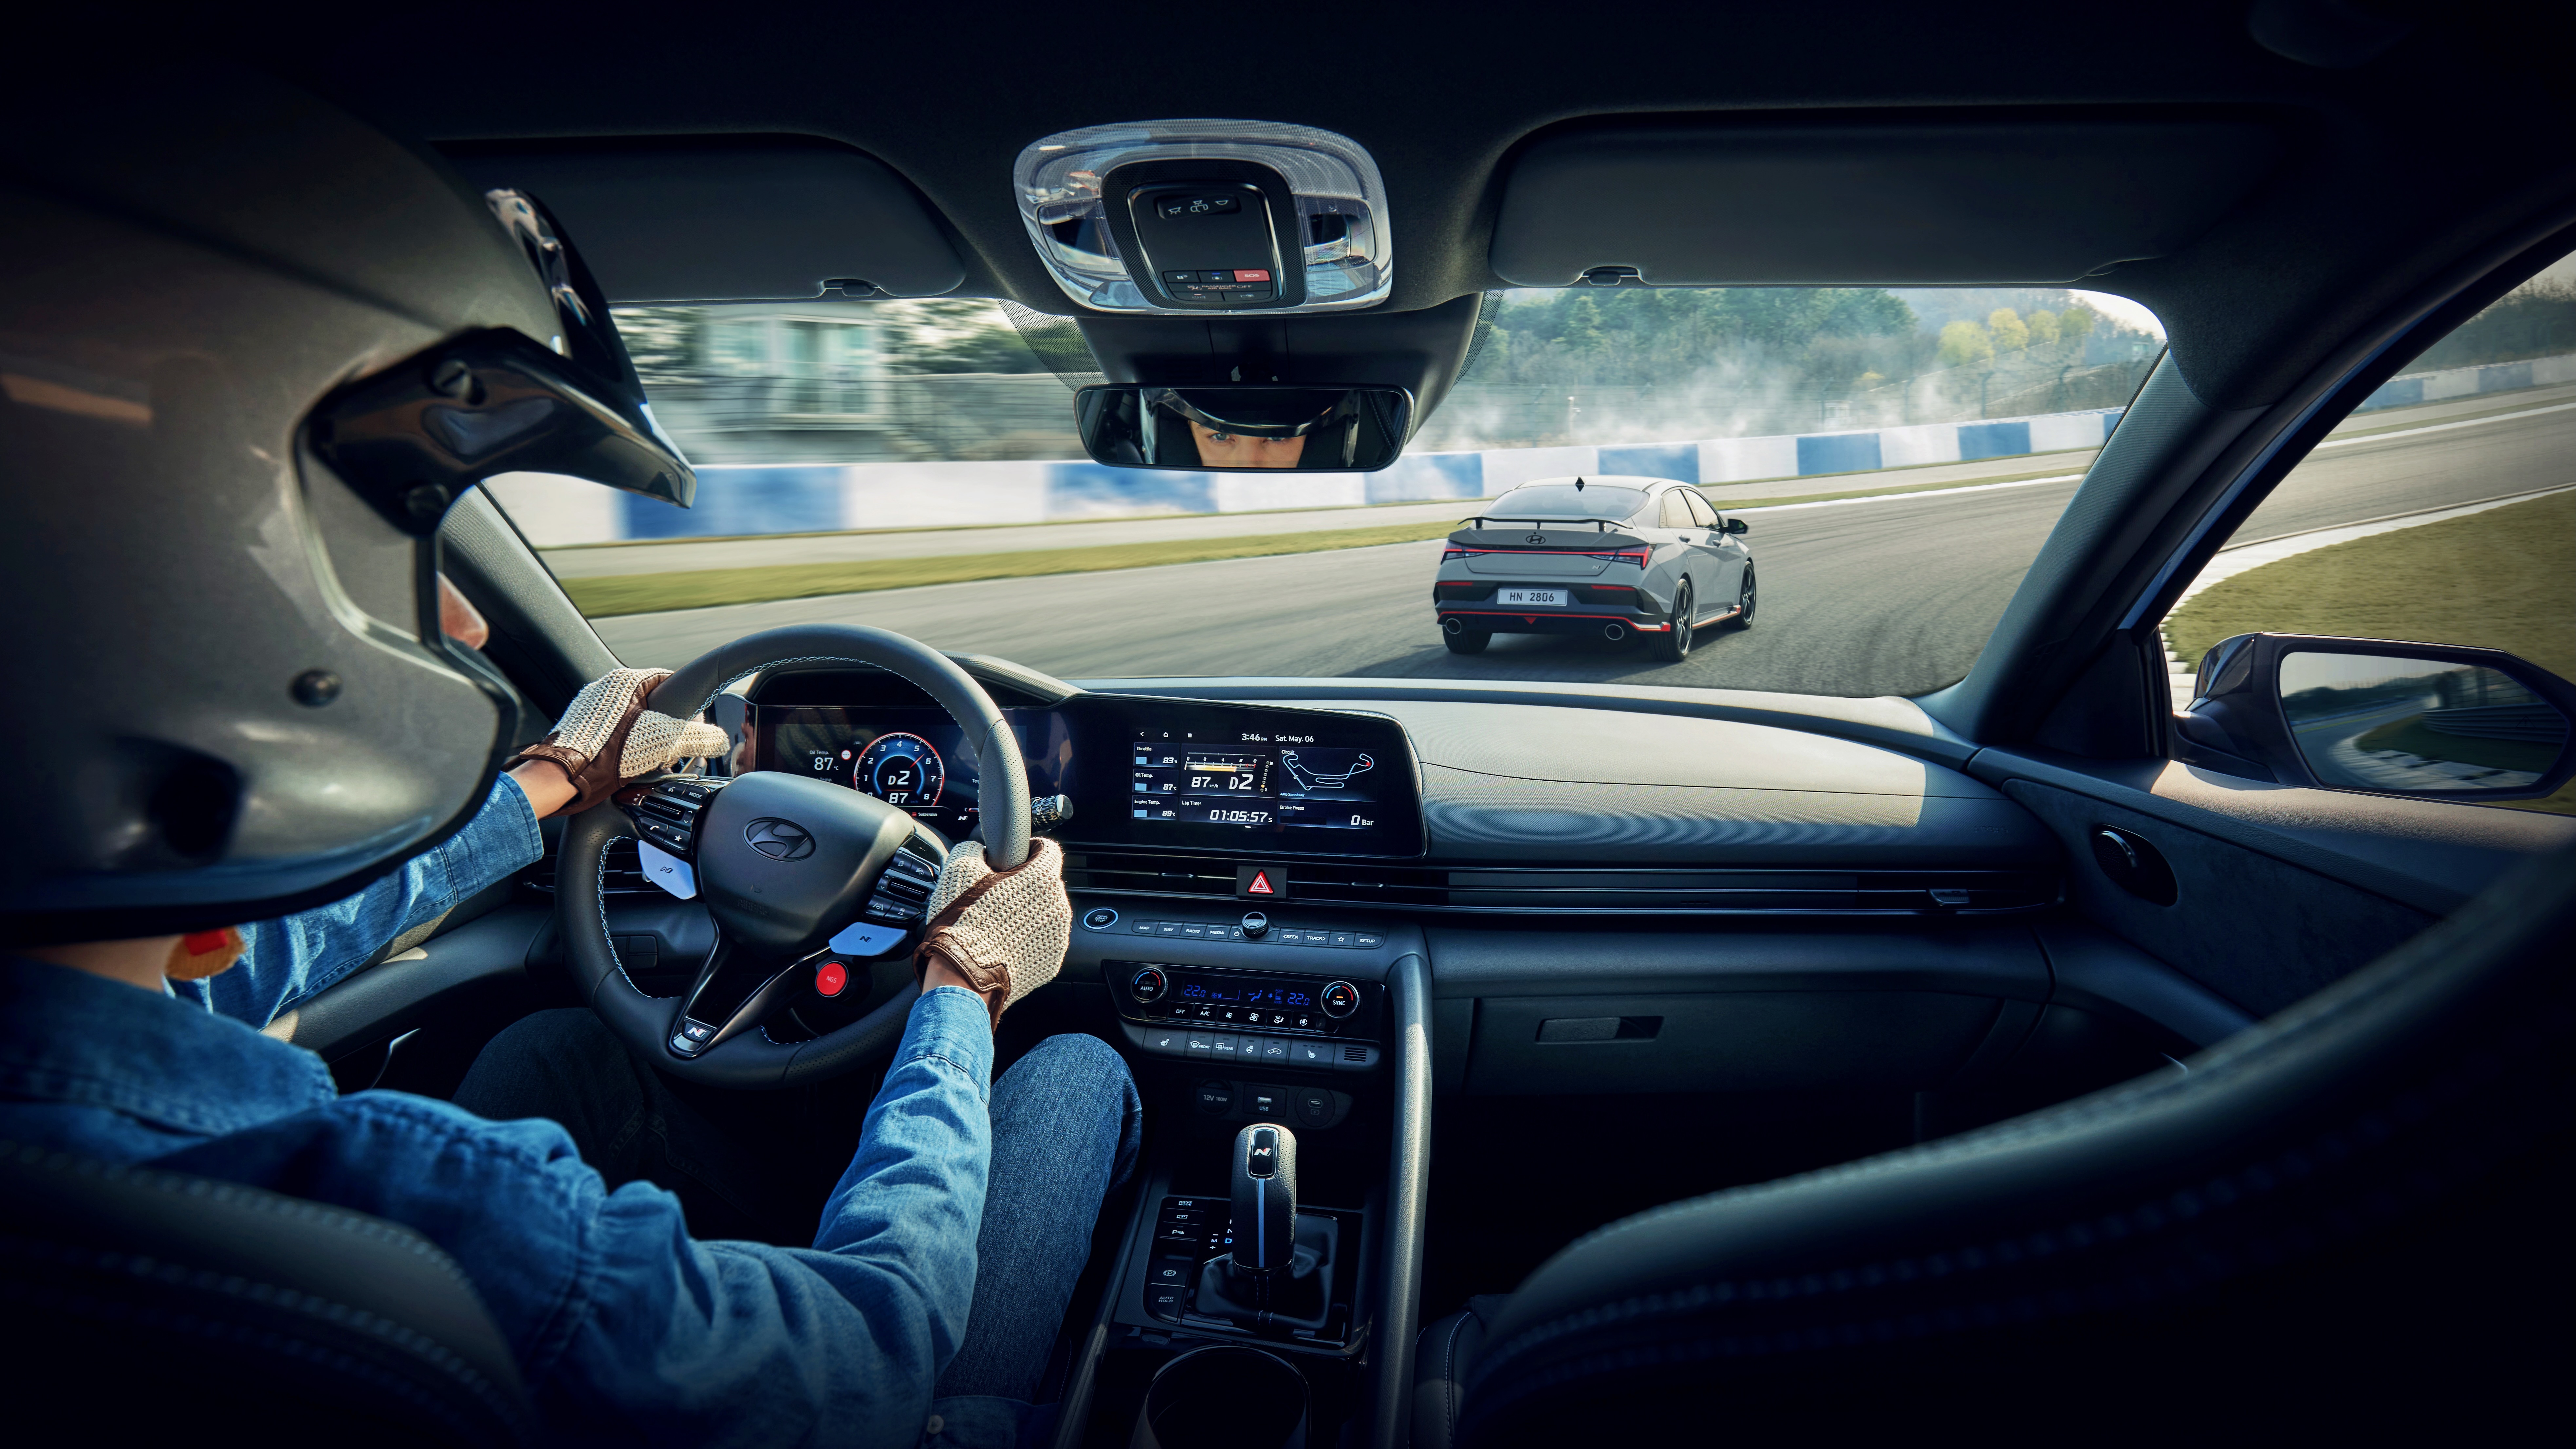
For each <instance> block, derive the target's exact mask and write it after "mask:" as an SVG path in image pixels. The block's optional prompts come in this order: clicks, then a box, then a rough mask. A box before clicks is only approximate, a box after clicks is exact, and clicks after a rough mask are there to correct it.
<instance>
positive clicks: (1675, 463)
mask: <svg viewBox="0 0 2576 1449" xmlns="http://www.w3.org/2000/svg"><path fill="white" fill-rule="evenodd" d="M2119 418H2120V410H2119V409H2116V408H2112V409H2106V410H2101V411H2095V412H2078V413H2052V414H2047V415H2043V416H2039V417H2029V418H1998V419H1994V420H1991V421H1986V422H1973V423H1930V424H1923V425H1919V426H1915V427H1904V428H1878V429H1871V430H1867V431H1857V432H1841V433H1805V434H1796V435H1789V436H1781V437H1764V438H1710V439H1705V440H1702V441H1698V442H1682V443H1637V444H1627V445H1605V446H1598V447H1594V446H1586V447H1561V448H1495V449H1487V450H1483V451H1476V452H1451V453H1413V454H1408V455H1407V456H1405V457H1403V458H1400V459H1398V460H1396V463H1395V465H1394V466H1393V467H1390V468H1387V469H1385V470H1384V471H1382V472H1377V473H1182V472H1172V473H1162V472H1150V471H1146V470H1143V469H1136V468H1113V467H1109V466H1107V465H1106V464H1101V463H1090V462H1006V463H841V464H832V463H819V464H798V463H782V464H765V465H759V466H748V467H727V466H722V465H718V466H710V467H702V468H700V469H699V470H698V501H697V505H696V506H695V507H694V508H690V509H687V510H682V509H677V508H673V507H671V506H670V505H668V504H665V503H660V502H656V501H654V500H652V499H648V498H641V497H637V496H634V495H631V494H616V493H609V492H606V491H603V490H601V489H598V488H594V487H590V486H588V485H585V484H577V483H573V482H571V481H569V480H566V479H560V478H547V477H543V476H540V475H534V474H519V475H514V476H512V477H509V478H503V479H495V480H494V482H493V490H494V492H495V493H496V494H497V495H498V496H499V497H500V499H501V502H502V503H503V505H504V506H506V507H507V508H508V509H509V510H510V515H511V517H512V518H513V519H514V520H515V521H516V522H517V523H518V525H519V527H520V528H521V529H522V530H523V531H524V532H526V534H527V535H528V538H529V541H530V542H532V543H534V544H536V545H537V546H538V547H540V548H556V547H562V546H564V545H567V544H579V543H607V542H615V541H619V540H624V539H653V538H721V537H729V536H741V535H747V534H773V533H824V532H833V531H837V530H842V529H860V528H940V527H962V526H967V525H973V524H995V523H1021V524H1027V523H1060V522H1066V521H1071V520H1079V519H1085V518H1115V517H1132V516H1135V515H1137V514H1156V513H1169V514H1208V513H1250V512H1256V511H1261V510H1266V509H1278V508H1355V507H1361V506H1365V505H1367V504H1372V503H1408V502H1432V501H1437V500H1440V499H1445V498H1458V499H1469V498H1491V497H1494V496H1495V495H1497V494H1500V493H1502V492H1505V491H1506V490H1508V489H1510V488H1512V487H1514V486H1516V485H1518V484H1521V483H1525V482H1528V481H1529V480H1531V479H1533V478H1561V477H1565V476H1567V475H1569V474H1593V475H1604V474H1637V475H1644V476H1649V477H1657V478H1675V479H1679V480H1680V481H1682V482H1685V483H1706V484H1719V483H1740V482H1751V481H1755V480H1759V479H1770V478H1799V477H1812V476H1815V475H1818V474H1827V473H1867V472H1875V471H1878V470H1880V469H1884V468H1903V467H1909V466H1913V465H1916V464H1923V463H1962V462H1974V461H1976V460H1978V459H1981V458H2005V457H2014V456H2018V455H2021V454H2025V453H2054V452H2062V451H2067V450H2071V449H2082V448H2097V447H2100V446H2101V444H2102V440H2103V439H2104V438H2106V437H2108V436H2109V435H2110V431H2111V428H2112V426H2113V425H2114V424H2116V423H2117V422H2118V421H2119Z"/></svg>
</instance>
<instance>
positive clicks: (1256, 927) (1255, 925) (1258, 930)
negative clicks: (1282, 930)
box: [1243, 911, 1270, 941]
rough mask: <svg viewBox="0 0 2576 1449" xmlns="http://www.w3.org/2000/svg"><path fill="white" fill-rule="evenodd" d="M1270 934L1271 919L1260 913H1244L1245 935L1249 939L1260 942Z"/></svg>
mask: <svg viewBox="0 0 2576 1449" xmlns="http://www.w3.org/2000/svg"><path fill="white" fill-rule="evenodd" d="M1269 933H1270V917H1269V916H1268V915H1266V914H1264V913H1262V912H1260V911H1246V912H1244V913H1243V934H1244V936H1245V937H1246V938H1247V939H1250V940H1254V941H1258V940H1260V939H1261V938H1262V937H1263V936H1266V935H1268V934H1269Z"/></svg>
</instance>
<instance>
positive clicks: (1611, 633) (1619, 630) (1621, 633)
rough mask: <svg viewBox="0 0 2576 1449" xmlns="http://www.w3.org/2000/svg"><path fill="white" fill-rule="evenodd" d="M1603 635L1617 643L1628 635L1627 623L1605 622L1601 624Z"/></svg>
mask: <svg viewBox="0 0 2576 1449" xmlns="http://www.w3.org/2000/svg"><path fill="white" fill-rule="evenodd" d="M1601 637H1602V638H1604V639H1607V640H1609V641H1610V642H1611V643H1613V644H1616V643H1618V642H1619V641H1620V640H1622V639H1625V638H1627V637H1628V626H1627V625H1625V624H1604V625H1602V626H1601Z"/></svg>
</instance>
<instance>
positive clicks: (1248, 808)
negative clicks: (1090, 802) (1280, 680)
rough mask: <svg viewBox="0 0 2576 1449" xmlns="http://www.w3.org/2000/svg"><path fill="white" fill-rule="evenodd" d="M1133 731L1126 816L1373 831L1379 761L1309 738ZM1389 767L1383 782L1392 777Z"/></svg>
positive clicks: (1280, 733) (1237, 732) (1229, 732)
mask: <svg viewBox="0 0 2576 1449" xmlns="http://www.w3.org/2000/svg"><path fill="white" fill-rule="evenodd" d="M1213 734H1214V737H1213V738H1203V737H1201V733H1200V732H1199V731H1195V730H1157V729H1143V730H1138V731H1136V746H1135V749H1134V750H1133V751H1132V753H1133V755H1134V760H1133V763H1132V774H1131V775H1130V777H1129V778H1130V786H1129V798H1128V802H1127V806H1128V809H1127V813H1128V814H1129V815H1130V816H1131V817H1132V818H1134V819H1137V820H1177V821H1185V822H1187V823H1189V824H1192V825H1249V826H1263V825H1276V826H1279V827H1281V828H1283V829H1289V830H1363V831H1365V830H1374V829H1376V828H1377V827H1378V826H1379V825H1380V824H1381V823H1382V822H1381V821H1380V819H1379V816H1380V815H1381V814H1382V813H1383V812H1381V811H1380V810H1379V809H1378V808H1377V787H1378V785H1379V784H1380V783H1382V781H1381V778H1380V777H1379V775H1378V761H1377V756H1375V755H1373V754H1371V753H1370V752H1369V751H1367V750H1365V749H1361V748H1356V747H1353V746H1349V745H1342V746H1334V745H1326V744H1321V743H1318V742H1317V737H1316V736H1315V735H1314V734H1312V733H1307V732H1302V731H1291V730H1281V731H1278V732H1276V733H1272V732H1270V731H1266V730H1223V731H1215V732H1213ZM1394 778H1395V771H1394V770H1392V769H1390V770H1389V771H1387V773H1386V776H1385V777H1384V780H1385V781H1392V780H1393V779H1394Z"/></svg>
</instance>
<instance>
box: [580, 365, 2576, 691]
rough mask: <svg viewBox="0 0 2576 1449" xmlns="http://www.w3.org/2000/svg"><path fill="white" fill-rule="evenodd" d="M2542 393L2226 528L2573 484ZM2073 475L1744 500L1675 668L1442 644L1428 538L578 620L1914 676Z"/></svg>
mask: <svg viewBox="0 0 2576 1449" xmlns="http://www.w3.org/2000/svg"><path fill="white" fill-rule="evenodd" d="M2564 392H2565V390H2564V389H2555V388H2553V389H2549V390H2547V392H2546V393H2545V394H2537V393H2536V394H2531V395H2525V398H2527V400H2528V405H2529V406H2530V407H2532V408H2544V407H2546V408H2549V409H2550V410H2548V411H2535V412H2527V413H2523V414H2521V415H2506V416H2496V417H2491V418H2480V419H2471V420H2467V421H2461V422H2448V423H2446V422H2440V421H2438V418H2439V417H2440V416H2443V415H2434V416H2433V417H2430V418H2428V417H2425V416H2424V415H2421V414H2418V415H2416V416H2417V418H2418V419H2419V420H2421V421H2422V422H2423V423H2424V424H2425V426H2424V428H2423V430H2406V431H2396V432H2390V433H2386V434H2382V435H2378V436H2360V437H2348V438H2338V439H2334V440H2331V441H2330V443H2329V444H2328V445H2327V446H2325V447H2323V448H2321V449H2320V450H2319V451H2318V452H2317V453H2315V454H2314V455H2312V456H2311V457H2310V458H2309V459H2308V460H2307V461H2306V462H2304V463H2302V464H2301V465H2300V466H2299V468H2298V469H2297V470H2296V471H2295V472H2293V473H2292V474H2291V475H2290V477H2288V478H2287V479H2285V480H2284V481H2283V482H2282V484H2281V486H2280V487H2278V488H2277V489H2275V490H2274V492H2273V494H2272V496H2271V497H2270V498H2269V499H2267V500H2265V502H2264V503H2263V505H2262V506H2261V507H2260V508H2259V509H2257V510H2256V511H2255V513H2254V515H2253V517H2252V518H2251V519H2249V520H2248V522H2247V523H2246V525H2245V526H2244V527H2243V528H2242V529H2240V530H2239V532H2238V535H2237V537H2238V538H2239V539H2240V540H2247V541H2251V540H2256V539H2262V538H2269V537H2274V536H2278V535H2281V534H2287V533H2296V532H2301V531H2305V530H2307V529H2313V528H2323V527H2329V526H2332V525H2335V524H2340V523H2351V522H2358V521H2361V520H2365V519H2372V518H2379V517H2383V516H2386V515H2390V514H2396V513H2404V512H2408V511H2411V510H2415V509H2423V508H2436V507H2442V506H2447V505H2451V504H2458V503H2467V502H2474V501H2477V500H2480V499H2486V498H2494V497H2501V496H2505V495H2508V494H2515V493H2522V492H2527V491H2530V490H2533V489H2538V488H2548V487H2554V486H2558V485H2561V484H2566V483H2571V482H2576V406H2570V407H2557V406H2554V405H2555V404H2558V403H2560V402H2561V401H2562V399H2563V394H2564ZM2523 400H2524V399H2518V398H2502V397H2499V398H2489V399H2481V400H2480V401H2482V402H2485V403H2487V404H2488V406H2489V407H2511V406H2512V405H2513V404H2514V403H2515V402H2517V401H2523ZM2458 411H2459V410H2457V409H2447V410H2446V414H2447V415H2456V413H2457V412H2458ZM2374 418H2375V419H2380V420H2384V422H2385V423H2399V422H2401V421H2403V419H2401V418H2399V417H2396V416H2392V415H2389V414H2379V415H2374ZM2354 422H2355V423H2357V424H2362V425H2365V426H2367V425H2370V424H2371V423H2372V422H2373V419H2355V420H2354ZM2348 426H2349V425H2348ZM2076 486H2077V485H2076V483H2075V482H2073V481H2067V482H2059V483H2032V484H2018V485H2009V486H2003V487H1993V488H1986V489H1979V490H1974V491H1965V492H1955V493H1933V494H1922V495H1913V496H1898V497H1891V498H1884V499H1869V500H1861V501H1852V502H1835V503H1831V504H1824V505H1816V504H1809V505H1801V506H1794V507H1786V508H1775V509H1763V510H1758V511H1753V512H1750V513H1748V514H1747V515H1746V517H1747V518H1748V519H1749V520H1750V521H1751V523H1752V525H1753V531H1752V533H1751V535H1750V537H1749V538H1748V540H1747V541H1748V542H1750V543H1751V544H1752V545H1753V556H1754V563H1755V567H1756V569H1757V571H1758V575H1759V578H1760V605H1759V608H1758V610H1757V613H1756V617H1755V621H1754V624H1753V626H1752V627H1751V628H1749V629H1746V630H1742V631H1734V630H1728V629H1725V628H1722V627H1721V628H1715V629H1710V630H1706V631H1704V632H1703V633H1702V635H1701V638H1700V644H1699V647H1698V648H1697V649H1695V650H1694V651H1693V652H1692V654H1691V657H1690V658H1689V659H1687V660H1685V661H1683V662H1682V663H1680V664H1675V665H1666V664H1658V663H1656V662H1654V661H1653V660H1652V659H1650V658H1648V657H1647V655H1646V652H1645V649H1644V647H1643V646H1642V645H1641V644H1639V643H1637V642H1634V641H1631V642H1628V643H1624V644H1610V643H1607V642H1605V641H1600V640H1594V639H1581V638H1570V637H1569V638H1551V637H1538V636H1519V637H1515V636H1509V635H1497V636H1496V637H1495V639H1494V642H1493V645H1492V647H1490V648H1489V649H1488V650H1487V651H1486V652H1485V653H1484V654H1482V655H1475V656H1464V655H1453V654H1451V653H1449V652H1448V650H1447V649H1445V648H1444V647H1443V646H1442V645H1441V642H1440V638H1439V635H1438V633H1437V632H1436V630H1435V629H1434V627H1433V624H1432V611H1431V606H1430V600H1429V595H1430V581H1431V577H1432V573H1433V571H1434V568H1435V566H1436V564H1437V560H1438V554H1439V549H1440V544H1439V543H1438V542H1437V541H1433V542H1426V543H1406V544H1392V545H1387V546H1384V547H1378V548H1361V549H1345V550H1341V551H1338V552H1330V553H1312V554H1286V555H1279V556H1274V557H1267V558H1247V559H1230V560H1221V561H1216V562H1209V563H1195V564H1174V565H1168V566H1164V567H1159V568H1145V569H1130V570H1123V571H1119V572H1110V573H1089V574H1060V575H1051V576H1046V577H1038V578H1017V579H995V580H987V581H982V582H976V583H964V584H942V585H935V586H931V587H927V588H917V589H892V590H884V591H880V592H874V593H865V594H844V595H837V596H833V597H829V598H812V599H789V600H780V601H777V602H774V603H762V604H739V605H730V606H726V607H721V608H712V609H695V610H688V611H685V612H675V613H662V614H633V615H627V616H624V617H620V618H610V619H603V620H600V621H598V628H599V632H600V635H601V637H602V638H603V639H605V640H606V641H607V642H608V643H609V645H610V646H611V647H612V648H614V649H615V650H616V651H617V652H618V653H619V655H620V656H622V657H623V658H624V659H625V660H626V661H627V662H628V663H629V664H634V665H643V666H652V667H665V668H675V667H677V666H678V665H680V664H682V663H685V662H686V661H687V660H689V659H690V658H693V657H695V656H696V655H698V654H699V653H701V652H703V651H705V650H707V649H710V648H712V647H714V646H715V645H717V644H721V643H724V642H725V641H727V640H730V639H734V638H737V637H739V636H741V635H743V634H747V633H751V632H753V631H755V630H759V629H766V628H773V627H776V626H778V625H781V624H790V623H811V622H826V621H828V622H836V623H856V624H873V625H876V626H878V627H880V628H886V629H892V630H895V631H897V632H900V633H904V634H909V635H911V636H913V637H914V638H917V639H920V640H922V641H924V642H926V643H929V644H931V645H934V646H936V647H938V648H941V649H947V650H952V651H958V652H973V653H984V654H996V655H1000V656H1002V657H1004V658H1008V659H1013V660H1016V661H1018V662H1019V663H1022V664H1025V665H1027V666H1029V667H1031V668H1034V669H1039V670H1043V671H1045V672H1047V673H1049V674H1053V675H1056V676H1058V677H1060V678H1067V679H1082V678H1115V677H1122V676H1139V675H1145V676H1150V675H1291V676H1293V675H1317V676H1374V677H1387V676H1400V677H1420V678H1448V679H1507V680H1560V681H1579V682H1589V683H1630V684H1653V685H1682V686H1702V687H1726V688H1737V689H1766V690H1782V691H1789V692H1796V693H1806V694H1825V695H1844V696H1861V695H1878V694H1920V693H1923V692H1926V691H1929V690H1933V689H1937V688H1940V687H1941V686H1943V685H1945V684H1948V683H1950V682H1952V681H1954V680H1956V679H1958V678H1959V677H1960V676H1962V675H1963V674H1965V673H1966V672H1967V669H1968V666H1969V665H1970V664H1971V663H1972V662H1974V660H1975V658H1976V655H1977V652H1978V651H1979V650H1980V649H1982V648H1983V647H1984V645H1985V642H1986V639H1987V636H1988V635H1990V634H1991V633H1992V632H1993V630H1994V625H1995V621H1996V620H1997V619H1998V618H2000V617H2001V616H2002V613H2003V609H2004V605H2005V603H2006V602H2007V601H2008V600H2009V599H2010V598H2011V596H2012V591H2013V589H2014V588H2015V587H2016V586H2017V585H2018V584H2019V583H2020V581H2021V576H2022V572H2023V570H2025V569H2026V568H2027V567H2028V566H2029V564H2030V560H2031V559H2032V557H2033V556H2034V555H2035V554H2037V552H2038V551H2039V547H2040V544H2041V543H2042V541H2044V540H2045V539H2046V537H2047V535H2048V531H2049V529H2050V528H2051V527H2052V526H2054V525H2055V523H2056V521H2057V517H2058V514H2059V513H2060V512H2061V511H2063V509H2064V508H2065V506H2066V502H2067V500H2068V499H2069V498H2070V497H2072V496H2073V494H2074V492H2075V489H2076ZM963 537H968V538H971V537H972V535H963ZM2463 583H2464V586H2472V587H2473V586H2474V581H2463Z"/></svg>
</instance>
